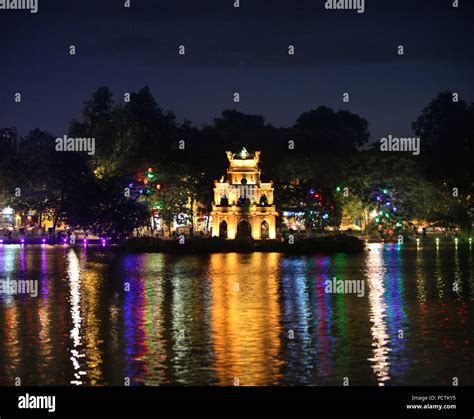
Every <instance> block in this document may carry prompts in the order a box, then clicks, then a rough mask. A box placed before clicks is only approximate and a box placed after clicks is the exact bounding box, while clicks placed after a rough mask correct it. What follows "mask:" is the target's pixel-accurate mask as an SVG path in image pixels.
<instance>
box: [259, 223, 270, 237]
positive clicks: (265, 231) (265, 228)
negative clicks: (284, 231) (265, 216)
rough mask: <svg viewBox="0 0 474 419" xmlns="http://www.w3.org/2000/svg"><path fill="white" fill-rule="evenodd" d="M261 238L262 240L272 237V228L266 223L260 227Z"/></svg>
mask: <svg viewBox="0 0 474 419" xmlns="http://www.w3.org/2000/svg"><path fill="white" fill-rule="evenodd" d="M260 237H261V238H262V240H263V239H268V238H269V237H270V226H269V224H268V223H267V222H266V221H263V222H262V224H261V225H260Z"/></svg>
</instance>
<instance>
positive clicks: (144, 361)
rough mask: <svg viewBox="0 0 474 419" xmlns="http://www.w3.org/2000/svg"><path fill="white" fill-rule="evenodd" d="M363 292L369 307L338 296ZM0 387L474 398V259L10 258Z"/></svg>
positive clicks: (1, 275)
mask: <svg viewBox="0 0 474 419" xmlns="http://www.w3.org/2000/svg"><path fill="white" fill-rule="evenodd" d="M333 278H337V279H341V280H345V281H347V280H360V281H363V282H364V284H365V293H364V296H362V297H358V296H357V295H356V294H329V293H327V292H326V291H325V284H326V281H328V280H332V279H333ZM26 279H28V280H30V279H34V280H37V281H38V283H39V293H38V296H37V297H36V298H33V297H31V296H28V295H21V296H18V295H5V294H2V295H0V384H1V385H14V384H15V380H16V379H18V377H20V378H21V383H22V385H28V384H30V385H36V384H41V385H51V384H54V385H123V384H128V383H130V385H163V384H176V385H189V384H195V385H236V384H238V385H243V386H246V385H342V384H343V383H344V382H347V381H348V382H349V383H350V385H374V386H382V385H424V384H431V385H450V383H451V380H452V378H453V377H458V378H459V382H460V384H461V385H468V384H469V385H473V384H474V376H473V374H472V372H471V366H472V363H473V361H474V351H473V346H472V344H473V340H474V327H473V326H474V316H473V313H474V266H473V256H472V247H469V246H463V245H460V244H459V245H458V246H452V247H439V246H438V247H435V248H427V247H422V248H421V247H419V246H418V247H417V248H411V249H408V248H406V247H404V246H400V245H393V246H390V245H376V244H373V245H369V250H368V251H367V252H366V253H364V254H362V255H344V254H337V255H332V256H322V255H315V256H305V257H287V256H284V255H281V254H276V253H272V254H260V253H255V254H248V255H245V254H214V255H209V256H170V255H163V254H145V255H121V256H116V255H113V254H112V253H109V252H108V251H107V249H103V248H101V247H97V248H94V247H90V246H87V247H84V246H81V247H77V248H74V249H73V248H70V247H63V246H60V247H52V246H26V247H25V246H23V247H22V246H9V245H4V246H2V248H1V249H0V280H3V281H8V280H26Z"/></svg>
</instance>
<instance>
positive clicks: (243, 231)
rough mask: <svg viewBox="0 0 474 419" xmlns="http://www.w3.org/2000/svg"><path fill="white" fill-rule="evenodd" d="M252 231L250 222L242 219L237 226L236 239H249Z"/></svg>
mask: <svg viewBox="0 0 474 419" xmlns="http://www.w3.org/2000/svg"><path fill="white" fill-rule="evenodd" d="M251 237H252V233H251V231H250V224H249V223H248V221H245V220H242V221H241V222H240V223H239V225H238V226H237V238H238V239H250V238H251Z"/></svg>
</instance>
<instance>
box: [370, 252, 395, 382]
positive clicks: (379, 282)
mask: <svg viewBox="0 0 474 419" xmlns="http://www.w3.org/2000/svg"><path fill="white" fill-rule="evenodd" d="M382 252H383V247H382V246H380V245H377V244H374V245H371V246H370V252H369V253H368V254H367V263H366V277H367V282H368V284H369V311H370V321H371V323H372V326H371V328H370V330H371V333H372V352H373V356H372V358H369V361H371V363H372V369H373V371H374V373H375V375H376V376H377V381H378V383H379V385H380V386H383V385H384V384H385V381H387V380H389V379H390V374H389V373H390V356H389V354H390V350H391V349H390V348H389V346H388V344H389V342H390V336H389V334H388V328H387V323H386V320H385V316H386V304H385V302H384V298H383V297H384V293H385V286H384V276H385V273H386V268H385V266H384V259H383V253H382Z"/></svg>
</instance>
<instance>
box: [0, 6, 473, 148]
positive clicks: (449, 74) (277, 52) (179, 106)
mask: <svg viewBox="0 0 474 419" xmlns="http://www.w3.org/2000/svg"><path fill="white" fill-rule="evenodd" d="M38 1H39V13H38V14H30V13H29V12H28V11H21V12H13V11H5V10H0V31H1V33H2V35H1V40H0V53H1V54H0V60H1V65H0V68H1V73H0V127H10V126H16V127H18V129H19V131H20V133H21V134H25V133H26V132H27V131H28V130H30V129H33V128H41V129H47V130H49V131H52V132H53V133H54V134H57V135H63V134H64V133H65V127H66V124H67V122H68V121H69V120H70V119H71V118H73V117H79V115H80V109H81V106H82V102H83V101H84V100H86V99H88V98H89V97H90V95H91V93H92V91H93V90H95V89H96V88H97V87H99V86H109V87H110V88H111V89H112V91H113V92H114V93H115V95H116V97H117V99H119V100H121V99H122V95H123V93H124V92H129V91H134V90H137V89H139V88H141V87H143V86H145V85H148V86H150V88H151V90H152V92H153V94H154V96H155V98H156V99H157V101H158V103H159V104H160V106H161V107H163V108H164V109H167V110H172V111H174V112H175V113H176V115H177V119H178V121H183V120H184V119H188V120H191V121H192V122H193V123H194V124H196V125H200V124H204V123H210V122H211V121H212V120H213V119H214V118H215V117H217V116H219V114H220V113H221V111H222V110H224V109H227V108H236V109H238V110H241V111H242V112H246V113H252V114H262V115H263V116H265V118H266V120H267V121H268V122H270V123H271V124H273V125H275V126H289V125H292V124H293V123H294V121H295V120H296V118H297V117H298V116H299V115H300V114H301V113H302V112H304V111H306V110H309V109H312V108H316V107H317V106H319V105H327V106H330V107H333V108H336V109H348V110H350V111H352V112H354V113H357V114H359V115H360V116H362V117H364V118H366V119H368V121H369V123H370V129H371V132H372V136H373V139H374V140H375V139H379V138H380V137H381V136H385V135H388V134H393V135H400V136H404V135H407V134H409V133H411V122H412V121H413V120H414V119H416V117H417V116H418V115H419V114H420V113H421V111H422V109H423V107H424V106H426V105H427V104H428V103H429V102H430V100H431V99H433V98H434V97H435V96H436V95H437V94H438V93H439V92H440V91H443V90H452V91H456V92H459V93H460V94H461V97H462V98H463V99H464V100H466V101H468V102H472V101H474V82H473V76H474V46H473V40H474V39H473V38H474V37H473V27H474V1H472V0H460V7H459V8H457V9H456V8H453V7H452V5H451V4H452V0H366V1H365V9H366V10H365V13H364V14H358V13H356V12H355V11H326V10H325V9H324V4H325V0H241V7H240V8H239V9H236V8H234V7H233V2H234V0H172V1H164V0H131V6H132V7H131V8H129V9H128V8H124V7H123V3H124V0H100V1H99V0H80V1H79V0H67V1H65V0H38ZM71 44H72V45H75V46H76V48H77V55H76V56H70V55H69V50H68V48H69V45H71ZM180 44H184V45H185V46H186V48H187V51H186V52H187V53H186V56H185V57H182V56H178V53H177V50H178V45H180ZM290 44H292V45H294V46H295V48H296V55H295V56H294V57H290V56H288V54H287V48H288V45H290ZM400 44H401V45H404V46H405V56H403V57H400V56H398V55H397V50H396V48H397V46H398V45H400ZM15 92H21V93H22V96H23V101H22V103H21V104H15V103H14V100H13V98H14V93H15ZM234 92H239V93H240V94H241V103H240V104H234V103H233V93H234ZM344 92H349V93H350V94H351V102H350V103H349V104H347V103H343V102H342V94H343V93H344Z"/></svg>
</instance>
